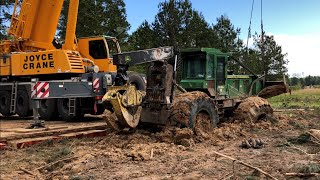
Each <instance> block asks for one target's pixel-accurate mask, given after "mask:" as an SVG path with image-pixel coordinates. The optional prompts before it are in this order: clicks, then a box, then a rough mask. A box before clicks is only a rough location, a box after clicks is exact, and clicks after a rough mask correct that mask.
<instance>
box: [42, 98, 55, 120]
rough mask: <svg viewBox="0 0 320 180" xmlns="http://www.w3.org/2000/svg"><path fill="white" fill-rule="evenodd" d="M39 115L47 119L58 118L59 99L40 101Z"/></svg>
mask: <svg viewBox="0 0 320 180" xmlns="http://www.w3.org/2000/svg"><path fill="white" fill-rule="evenodd" d="M39 115H40V116H41V118H42V119H44V120H47V121H52V120H57V119H58V113H57V100H55V99H43V100H41V101H40V108H39Z"/></svg>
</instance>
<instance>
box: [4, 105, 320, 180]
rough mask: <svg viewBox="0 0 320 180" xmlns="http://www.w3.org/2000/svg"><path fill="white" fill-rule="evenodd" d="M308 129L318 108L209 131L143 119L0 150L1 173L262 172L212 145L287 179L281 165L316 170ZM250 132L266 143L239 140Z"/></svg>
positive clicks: (221, 175)
mask: <svg viewBox="0 0 320 180" xmlns="http://www.w3.org/2000/svg"><path fill="white" fill-rule="evenodd" d="M9 122H11V123H17V122H15V121H13V122H12V121H9ZM9 122H8V123H9ZM18 122H20V121H18ZM309 129H320V113H319V112H314V111H313V112H312V111H293V112H292V111H290V112H281V113H275V115H274V116H273V117H267V119H263V120H261V121H259V122H256V123H252V122H245V121H237V120H233V119H228V120H226V122H224V123H221V124H220V125H219V127H218V128H216V129H214V131H213V133H212V134H210V135H209V136H208V137H203V136H198V135H195V134H194V133H193V132H192V131H191V130H189V129H175V128H163V127H147V128H146V127H145V128H144V129H137V130H134V131H129V130H128V131H123V132H118V133H114V132H113V133H110V134H108V135H107V136H106V137H104V138H92V139H76V140H64V141H61V142H59V143H57V142H46V143H43V144H41V145H37V146H34V147H31V148H28V149H22V150H14V149H7V150H4V151H0V156H1V157H0V158H1V164H0V172H1V178H0V179H37V178H38V179H73V180H75V179H232V178H233V179H265V177H264V176H263V175H261V174H259V173H257V172H255V171H254V170H252V169H249V168H247V167H244V166H242V165H240V164H237V163H233V162H232V161H231V160H228V159H226V158H222V157H219V156H217V155H216V154H215V153H214V152H215V151H218V152H220V153H223V154H226V155H228V156H231V157H234V158H236V159H239V160H242V161H244V162H247V163H250V164H252V165H253V166H256V167H259V168H261V169H262V170H264V171H266V172H268V173H270V174H271V175H272V176H274V177H276V178H278V179H286V178H287V177H285V175H284V173H286V172H302V171H303V172H305V171H308V170H310V169H311V170H312V171H316V172H318V171H317V170H319V172H320V165H319V164H320V146H319V145H317V144H315V143H313V142H311V141H310V138H309V137H307V138H305V137H306V135H305V132H307V131H308V130H309ZM250 138H253V139H261V140H263V142H264V143H265V144H264V147H262V148H260V149H251V148H250V149H246V148H242V147H240V145H241V144H242V142H243V141H245V140H248V139H250ZM70 157H72V159H69V160H65V161H61V162H60V163H54V162H57V161H58V162H59V160H61V159H65V158H70ZM50 163H54V164H51V166H48V164H49V165H50ZM312 168H313V169H312ZM317 168H319V169H317ZM37 169H39V170H37ZM23 170H27V171H29V172H31V174H33V175H31V174H28V173H26V172H24V171H23ZM231 176H233V177H231ZM293 179H299V178H293ZM311 179H312V178H311Z"/></svg>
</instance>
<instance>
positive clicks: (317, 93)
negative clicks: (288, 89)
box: [268, 88, 320, 109]
mask: <svg viewBox="0 0 320 180" xmlns="http://www.w3.org/2000/svg"><path fill="white" fill-rule="evenodd" d="M268 100H269V102H270V103H271V105H272V107H274V108H288V109H289V108H303V109H320V88H313V89H302V90H296V91H292V93H291V95H290V94H288V93H287V94H282V95H279V96H276V97H272V98H270V99H268Z"/></svg>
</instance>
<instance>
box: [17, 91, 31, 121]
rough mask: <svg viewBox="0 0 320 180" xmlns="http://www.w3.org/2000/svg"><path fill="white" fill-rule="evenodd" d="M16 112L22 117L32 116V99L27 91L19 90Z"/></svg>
mask: <svg viewBox="0 0 320 180" xmlns="http://www.w3.org/2000/svg"><path fill="white" fill-rule="evenodd" d="M16 112H17V114H18V115H19V116H20V117H28V116H31V115H32V110H30V98H29V95H28V93H27V91H26V90H18V94H17V102H16Z"/></svg>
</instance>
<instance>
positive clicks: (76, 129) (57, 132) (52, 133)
mask: <svg viewBox="0 0 320 180" xmlns="http://www.w3.org/2000/svg"><path fill="white" fill-rule="evenodd" d="M106 128H107V126H106V124H103V125H93V126H82V127H72V128H68V129H62V130H61V129H59V130H49V131H41V132H32V133H23V134H18V135H13V136H7V137H0V141H11V140H16V139H23V138H35V137H42V136H57V135H60V134H66V133H72V132H79V131H88V130H104V129H106Z"/></svg>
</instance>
